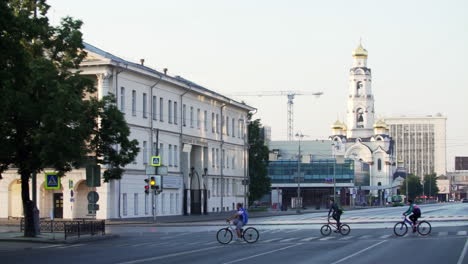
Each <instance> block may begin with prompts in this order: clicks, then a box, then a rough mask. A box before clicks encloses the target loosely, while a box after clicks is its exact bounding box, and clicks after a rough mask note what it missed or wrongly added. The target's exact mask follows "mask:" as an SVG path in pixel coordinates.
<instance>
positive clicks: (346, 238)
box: [338, 236, 354, 240]
mask: <svg viewBox="0 0 468 264" xmlns="http://www.w3.org/2000/svg"><path fill="white" fill-rule="evenodd" d="M351 238H354V237H353V236H346V237H342V238H340V239H338V240H349V239H351Z"/></svg>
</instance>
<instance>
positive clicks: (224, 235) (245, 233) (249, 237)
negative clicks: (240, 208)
mask: <svg viewBox="0 0 468 264" xmlns="http://www.w3.org/2000/svg"><path fill="white" fill-rule="evenodd" d="M227 223H228V224H227V227H225V228H221V229H220V230H219V231H218V232H217V233H216V239H217V240H218V242H219V243H221V244H229V242H231V240H232V237H233V233H234V234H236V236H237V232H236V229H235V227H234V226H233V225H232V224H231V221H227ZM259 237H260V234H259V233H258V231H257V229H255V228H253V227H248V228H246V229H241V238H242V239H244V241H245V242H247V243H255V242H257V240H258V239H259Z"/></svg>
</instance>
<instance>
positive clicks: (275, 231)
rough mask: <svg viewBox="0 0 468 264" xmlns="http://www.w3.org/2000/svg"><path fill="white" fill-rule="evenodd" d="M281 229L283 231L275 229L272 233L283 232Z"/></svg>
mask: <svg viewBox="0 0 468 264" xmlns="http://www.w3.org/2000/svg"><path fill="white" fill-rule="evenodd" d="M281 231H282V230H281V229H277V230H273V232H271V234H276V233H278V232H281Z"/></svg>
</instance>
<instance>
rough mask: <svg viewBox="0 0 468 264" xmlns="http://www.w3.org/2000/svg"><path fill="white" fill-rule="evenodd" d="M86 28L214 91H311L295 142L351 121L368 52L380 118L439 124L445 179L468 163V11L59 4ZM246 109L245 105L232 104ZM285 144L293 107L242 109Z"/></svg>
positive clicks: (60, 12)
mask: <svg viewBox="0 0 468 264" xmlns="http://www.w3.org/2000/svg"><path fill="white" fill-rule="evenodd" d="M48 3H49V4H50V5H52V9H51V10H50V13H49V14H50V17H51V20H52V22H53V23H57V22H58V19H59V18H60V17H63V16H65V15H70V16H73V17H75V18H79V19H81V20H83V21H84V23H85V24H84V26H83V33H84V38H85V41H87V42H89V43H91V44H93V45H95V46H97V47H100V48H102V49H104V50H106V51H109V52H111V53H114V54H115V55H118V56H122V57H124V58H127V59H130V60H133V61H135V62H138V61H139V59H140V58H144V59H145V60H146V65H148V66H152V67H154V68H155V69H157V70H162V68H168V69H169V74H171V75H181V76H183V77H185V78H188V79H190V80H193V81H194V82H197V83H199V84H202V85H204V86H206V87H207V88H209V89H212V90H215V91H217V92H220V93H224V94H229V93H232V92H233V91H236V92H243V91H273V90H303V91H323V92H324V95H323V96H322V97H321V98H319V99H315V98H314V97H310V96H304V97H297V99H296V100H295V131H302V133H303V134H306V135H309V136H310V138H311V139H315V138H319V139H325V138H327V137H328V135H329V134H330V125H331V124H332V123H333V122H334V121H335V120H336V118H337V116H340V118H342V119H343V117H344V115H345V111H346V96H347V91H348V70H349V68H350V67H351V63H352V57H351V51H352V49H354V48H355V47H356V46H357V44H358V42H359V38H360V37H362V39H363V45H364V47H365V48H366V49H367V50H368V51H369V60H368V66H369V67H370V68H371V69H372V73H373V76H372V77H373V92H374V95H375V109H376V113H377V116H384V115H402V114H404V115H429V114H436V113H439V112H440V113H442V114H444V115H446V116H447V117H448V122H447V147H448V149H447V154H448V156H447V157H448V158H447V168H448V169H452V168H453V162H454V161H453V157H454V156H455V155H465V156H468V118H467V116H468V107H467V104H468V72H467V71H468V67H467V65H466V63H467V61H468V31H467V30H468V15H467V14H468V1H463V0H460V1H456V0H447V1H428V0H421V1H407V0H406V1H399V0H398V1H377V0H368V1H359V0H355V1H344V0H343V1H312V0H309V1H294V0H290V1H272V0H264V1H253V0H250V1H221V0H217V1H214V0H213V1H204V0H196V1H195V0H193V1H178V0H170V1H169V0H165V1H143V0H133V1H121V0H118V1H117V0H114V1H110V0H109V1H104V0H100V1H96V0H95V1H90V0H80V1H76V0H73V1H72V0H53V1H48ZM236 99H240V98H236ZM244 99H245V101H246V102H247V103H249V104H251V105H252V106H254V107H257V108H258V114H257V115H256V117H257V118H261V119H262V121H263V123H264V124H266V125H270V126H271V127H272V134H273V139H285V138H286V101H287V100H286V97H262V98H257V97H246V98H244Z"/></svg>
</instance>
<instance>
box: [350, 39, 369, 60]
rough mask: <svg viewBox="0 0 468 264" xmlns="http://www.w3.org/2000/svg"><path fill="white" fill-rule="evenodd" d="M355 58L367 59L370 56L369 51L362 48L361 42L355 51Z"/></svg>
mask: <svg viewBox="0 0 468 264" xmlns="http://www.w3.org/2000/svg"><path fill="white" fill-rule="evenodd" d="M352 54H353V57H366V58H367V55H368V54H369V53H368V52H367V50H366V49H365V48H364V47H363V46H362V44H361V42H359V46H358V47H357V48H355V49H354V50H353V53H352Z"/></svg>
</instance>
